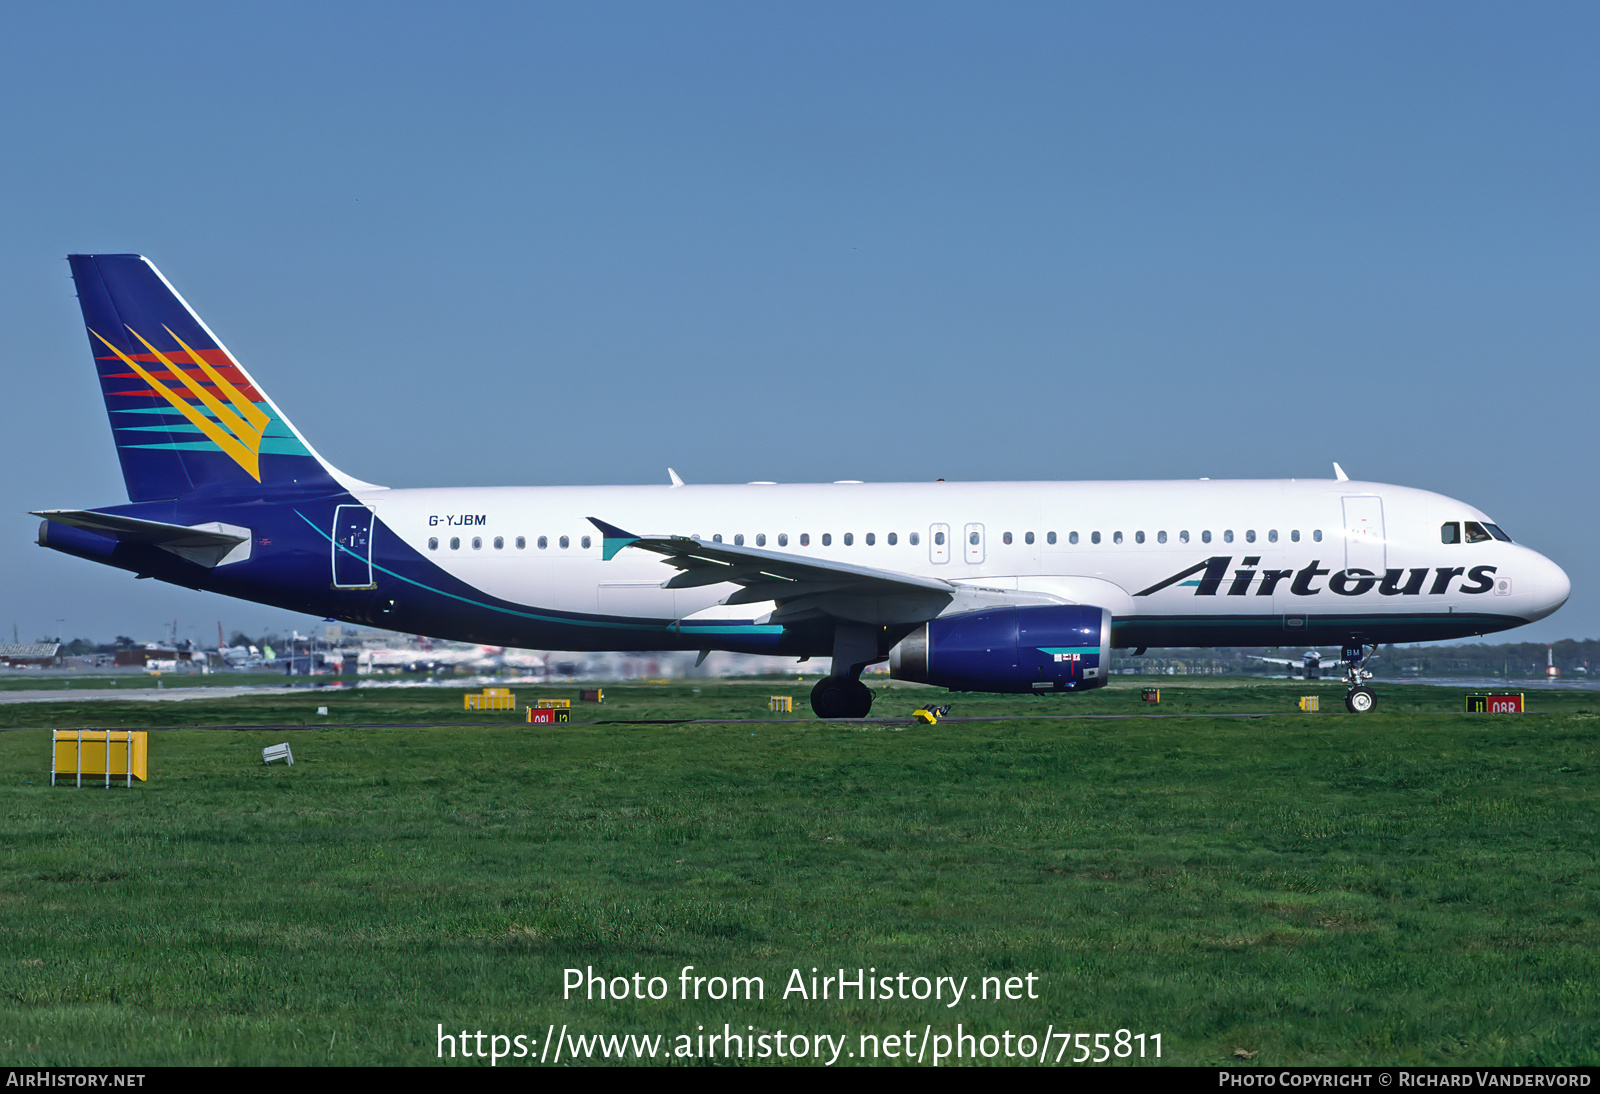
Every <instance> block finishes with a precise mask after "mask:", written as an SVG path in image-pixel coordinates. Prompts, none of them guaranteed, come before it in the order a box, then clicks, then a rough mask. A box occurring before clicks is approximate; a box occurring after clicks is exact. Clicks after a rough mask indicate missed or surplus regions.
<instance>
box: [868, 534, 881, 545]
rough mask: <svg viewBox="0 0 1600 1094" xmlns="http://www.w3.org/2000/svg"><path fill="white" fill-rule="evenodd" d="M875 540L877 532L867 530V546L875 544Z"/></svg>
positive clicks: (876, 540) (876, 539)
mask: <svg viewBox="0 0 1600 1094" xmlns="http://www.w3.org/2000/svg"><path fill="white" fill-rule="evenodd" d="M877 542H878V535H877V533H876V532H868V533H867V546H868V547H871V546H873V545H874V544H876V543H877Z"/></svg>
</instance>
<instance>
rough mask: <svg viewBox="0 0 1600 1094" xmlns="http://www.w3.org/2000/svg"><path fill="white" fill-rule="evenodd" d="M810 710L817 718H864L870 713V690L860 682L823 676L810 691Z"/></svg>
mask: <svg viewBox="0 0 1600 1094" xmlns="http://www.w3.org/2000/svg"><path fill="white" fill-rule="evenodd" d="M811 709H812V710H814V711H816V714H817V717H818V718H865V717H866V716H867V715H868V714H871V713H872V689H871V688H869V687H867V685H865V684H863V683H862V682H861V681H860V680H846V679H842V678H840V677H838V676H824V677H823V678H822V679H821V680H818V681H817V686H816V687H814V688H812V689H811Z"/></svg>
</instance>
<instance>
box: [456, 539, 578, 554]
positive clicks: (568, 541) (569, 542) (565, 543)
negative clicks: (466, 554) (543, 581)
mask: <svg viewBox="0 0 1600 1094" xmlns="http://www.w3.org/2000/svg"><path fill="white" fill-rule="evenodd" d="M571 545H572V540H571V539H569V538H568V537H566V536H562V537H561V549H562V550H563V551H565V550H566V549H567V548H568V547H570V546H571ZM473 546H477V545H476V544H474V545H473Z"/></svg>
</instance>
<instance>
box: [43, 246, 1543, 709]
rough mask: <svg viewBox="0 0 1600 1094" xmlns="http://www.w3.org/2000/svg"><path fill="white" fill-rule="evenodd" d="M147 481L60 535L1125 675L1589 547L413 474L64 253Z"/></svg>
mask: <svg viewBox="0 0 1600 1094" xmlns="http://www.w3.org/2000/svg"><path fill="white" fill-rule="evenodd" d="M68 261H69V263H70V264H71V268H72V276H73V279H74V282H75V284H76V287H77V294H78V301H79V304H80V306H81V308H82V311H83V319H84V323H85V326H86V327H87V331H88V340H89V347H90V350H91V352H92V354H93V357H94V362H95V367H96V369H97V370H98V373H99V377H100V383H101V389H102V391H103V393H104V398H105V405H106V410H107V412H108V415H109V417H110V421H111V430H112V436H113V439H114V441H115V444H116V448H117V455H118V457H119V459H120V461H121V465H122V472H123V478H124V481H125V483H126V486H127V494H128V502H127V503H126V504H117V505H108V506H104V507H101V508H97V509H47V510H39V511H36V513H35V515H37V516H41V517H43V518H44V520H43V522H42V523H41V525H40V529H39V539H38V542H39V544H40V545H41V546H44V547H48V548H51V549H52V550H57V551H62V552H64V553H66V554H69V555H75V556H77V557H79V558H84V559H88V560H90V561H93V562H98V563H102V564H105V565H109V566H114V567H117V568H120V569H124V570H129V571H132V572H133V573H134V574H135V575H137V576H138V577H148V578H155V579H158V580H161V581H165V582H170V583H172V584H174V585H179V586H184V587H187V588H193V589H204V590H209V591H212V592H218V593H222V594H224V595H227V596H233V597H238V598H241V599H244V600H251V601H255V602H258V603H262V604H270V605H273V606H275V607H280V608H286V609H289V610H292V611H299V612H305V613H307V614H310V615H315V616H320V617H329V618H333V619H337V620H342V621H345V622H348V623H355V624H365V625H370V626H376V627H383V628H387V629H390V630H397V631H407V632H411V633H414V634H419V635H428V636H431V637H436V638H447V639H455V640H461V641H467V642H477V643H482V644H486V645H496V646H512V647H520V648H536V649H563V650H580V651H620V650H646V649H649V650H668V649H680V650H699V651H701V652H702V654H703V653H705V652H706V651H710V650H731V651H736V652H747V653H765V654H779V655H785V656H794V657H796V658H800V659H802V660H803V659H806V658H809V657H823V656H826V657H831V658H832V669H831V671H830V673H829V674H828V675H827V676H825V677H824V678H822V680H820V681H819V682H818V683H817V685H816V686H815V688H813V690H812V693H811V705H812V709H813V711H814V712H815V713H816V714H817V715H818V716H819V717H821V718H861V717H865V716H867V715H868V714H869V713H870V710H871V707H872V698H873V693H872V691H871V690H870V689H869V688H868V687H867V686H866V685H865V684H863V683H862V682H861V678H860V677H861V673H862V670H863V669H864V668H866V667H867V666H869V665H873V664H878V663H881V662H882V661H884V660H887V661H888V662H889V666H890V675H891V676H892V677H894V678H897V679H902V680H913V681H920V682H924V683H928V684H934V685H939V686H943V687H946V688H949V689H952V690H963V691H989V692H1033V693H1050V694H1062V693H1071V692H1076V691H1087V690H1091V689H1094V688H1098V687H1102V686H1104V685H1105V684H1106V683H1107V676H1108V673H1109V671H1110V667H1111V650H1112V649H1113V648H1135V649H1137V650H1140V651H1142V650H1143V649H1144V648H1145V647H1149V646H1218V645H1227V646H1244V645H1290V644H1292V645H1303V646H1313V645H1338V646H1339V647H1340V650H1341V653H1340V658H1341V661H1342V662H1343V663H1344V666H1345V681H1346V684H1347V688H1348V690H1347V694H1346V699H1345V705H1346V707H1347V709H1349V710H1350V711H1352V712H1355V713H1364V712H1366V711H1370V710H1372V709H1374V708H1375V706H1376V696H1375V695H1374V693H1373V691H1372V689H1371V688H1368V687H1366V686H1365V684H1364V681H1365V679H1366V678H1367V676H1368V675H1370V674H1366V673H1364V671H1363V670H1362V667H1361V666H1362V665H1363V664H1364V662H1365V661H1366V659H1367V657H1369V656H1370V653H1371V651H1373V650H1375V649H1376V648H1377V645H1378V644H1379V643H1383V642H1416V641H1441V640H1445V639H1451V638H1460V637H1465V636H1468V635H1479V634H1486V633H1489V632H1491V631H1500V630H1505V629H1508V628H1511V627H1516V626H1520V625H1522V624H1524V623H1529V622H1532V621H1534V620H1537V619H1542V618H1544V617H1545V616H1547V615H1549V614H1550V613H1551V612H1553V611H1555V610H1556V609H1557V608H1559V607H1560V606H1561V605H1562V604H1563V603H1564V602H1565V601H1566V599H1567V596H1568V593H1569V592H1570V591H1571V584H1570V582H1569V581H1568V579H1567V575H1566V574H1565V573H1564V572H1563V571H1562V570H1561V568H1560V567H1559V566H1557V565H1556V564H1555V563H1553V562H1551V561H1550V560H1549V559H1547V558H1545V557H1544V556H1542V555H1540V554H1538V553H1537V552H1535V551H1533V550H1531V549H1529V548H1528V547H1525V546H1522V545H1520V544H1517V543H1515V542H1513V541H1512V539H1511V537H1510V536H1509V535H1507V534H1506V533H1505V532H1504V531H1502V530H1501V529H1500V527H1499V526H1498V525H1497V524H1495V523H1494V522H1493V521H1492V520H1490V519H1489V517H1488V516H1487V515H1485V514H1484V513H1482V512H1480V511H1479V510H1477V509H1475V508H1474V507H1472V506H1471V505H1468V504H1466V503H1465V502H1461V501H1456V500H1454V499H1452V498H1448V497H1444V496H1442V495H1440V494H1436V493H1431V492H1428V491H1425V490H1418V489H1412V488H1408V487H1402V486H1392V485H1386V484H1382V483H1374V482H1361V481H1354V480H1351V479H1350V478H1349V477H1348V476H1346V475H1345V474H1344V472H1343V470H1342V469H1341V468H1339V466H1338V465H1337V464H1335V465H1334V471H1335V478H1334V479H1332V480H1323V479H1317V480H1296V479H1289V480H1243V481H1221V480H1219V481H1211V480H1207V479H1200V480H1198V481H1169V482H977V483H955V482H944V481H939V482H923V483H897V484H869V483H864V482H855V481H850V482H835V483H814V484H793V485H778V484H774V483H750V484H746V485H687V484H684V483H683V480H682V479H681V478H680V477H679V476H678V474H677V473H676V472H675V471H670V470H669V474H670V477H671V481H670V482H669V483H664V484H661V485H659V486H608V487H563V486H551V487H527V488H518V487H488V488H466V489H401V488H390V487H384V486H377V485H374V484H372V483H368V482H364V481H362V480H360V479H357V478H354V477H352V476H350V475H348V474H345V473H344V472H342V471H340V470H339V469H337V468H335V467H334V466H332V465H331V464H330V463H328V461H327V460H325V459H323V458H322V457H321V456H320V455H318V454H317V451H316V449H314V448H313V447H312V446H311V444H310V442H309V441H308V440H306V438H305V437H304V436H302V435H301V433H300V431H299V430H297V429H296V428H295V427H294V425H293V424H292V423H291V422H290V421H289V419H288V417H287V416H286V415H284V413H283V412H282V411H281V410H280V409H279V408H278V406H277V404H276V403H274V402H273V401H272V399H271V398H270V397H269V396H268V395H267V394H266V392H265V391H264V389H263V388H262V387H261V386H260V385H259V384H257V383H256V381H255V379H254V378H253V377H252V376H251V374H250V373H248V372H247V371H245V369H244V367H243V366H242V365H241V364H240V363H239V361H238V359H237V358H236V357H234V355H233V354H231V353H230V352H228V350H227V349H226V348H225V347H224V346H223V344H222V342H221V341H220V340H219V339H218V338H217V337H216V336H215V335H214V334H213V333H212V332H211V330H210V328H208V327H207V326H206V325H205V323H204V322H203V321H202V320H201V319H200V318H199V316H198V315H196V314H195V312H194V311H193V310H192V309H191V308H190V307H189V305H188V304H187V303H186V302H185V301H184V299H183V298H182V297H181V296H180V295H178V293H177V291H176V290H175V289H174V288H173V287H172V286H171V284H170V283H169V282H168V281H167V280H166V278H164V277H163V276H162V275H161V273H160V272H159V271H158V270H157V269H156V267H155V266H154V265H153V264H152V263H151V262H150V261H149V260H148V259H146V258H144V257H142V256H140V255H70V256H68Z"/></svg>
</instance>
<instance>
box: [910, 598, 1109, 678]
mask: <svg viewBox="0 0 1600 1094" xmlns="http://www.w3.org/2000/svg"><path fill="white" fill-rule="evenodd" d="M1110 670H1111V613H1110V612H1108V611H1106V610H1105V609H1104V608H1095V607H1091V606H1089V605H1087V604H1062V605H1055V604H1044V605H1037V606H1030V607H1021V608H991V609H989V610H987V611H981V612H964V613H962V614H960V615H949V616H944V617H942V618H939V619H933V620H929V621H928V622H927V623H924V624H923V625H922V626H920V627H918V628H917V629H916V630H914V631H912V632H911V633H910V634H909V635H907V636H906V637H905V639H904V640H903V641H901V642H900V644H899V645H897V646H895V648H894V649H893V650H891V651H889V675H890V676H892V677H894V678H895V679H896V680H915V681H918V682H919V683H924V684H934V685H937V686H938V687H944V688H949V689H951V690H952V691H1083V690H1085V689H1088V688H1098V687H1104V686H1105V684H1106V676H1107V674H1108V673H1109V672H1110Z"/></svg>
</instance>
